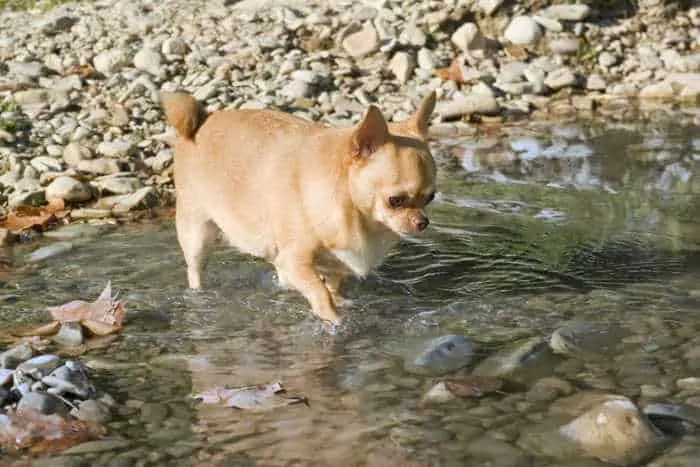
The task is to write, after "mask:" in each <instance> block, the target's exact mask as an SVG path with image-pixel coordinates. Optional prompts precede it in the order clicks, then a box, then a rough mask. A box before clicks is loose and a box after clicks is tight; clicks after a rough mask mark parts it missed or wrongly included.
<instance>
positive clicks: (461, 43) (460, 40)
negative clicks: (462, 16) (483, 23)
mask: <svg viewBox="0 0 700 467" xmlns="http://www.w3.org/2000/svg"><path fill="white" fill-rule="evenodd" d="M452 43H453V44H454V45H456V46H457V47H458V48H459V49H460V50H462V51H463V52H467V51H470V50H476V49H483V48H484V46H485V45H486V42H485V39H484V36H483V35H482V34H481V32H480V31H479V27H478V26H477V25H476V24H474V23H464V24H463V25H461V26H460V27H459V28H458V29H457V30H456V31H455V32H454V33H453V34H452Z"/></svg>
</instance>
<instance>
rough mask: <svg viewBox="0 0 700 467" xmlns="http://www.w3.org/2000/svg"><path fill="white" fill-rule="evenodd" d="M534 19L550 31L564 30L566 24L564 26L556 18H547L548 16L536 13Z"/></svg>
mask: <svg viewBox="0 0 700 467" xmlns="http://www.w3.org/2000/svg"><path fill="white" fill-rule="evenodd" d="M532 19H534V20H535V21H537V24H539V25H540V26H542V27H543V28H545V29H546V30H548V31H552V32H562V31H563V30H564V26H562V25H561V23H560V22H559V21H558V20H556V19H554V18H547V17H546V16H539V15H534V16H533V17H532Z"/></svg>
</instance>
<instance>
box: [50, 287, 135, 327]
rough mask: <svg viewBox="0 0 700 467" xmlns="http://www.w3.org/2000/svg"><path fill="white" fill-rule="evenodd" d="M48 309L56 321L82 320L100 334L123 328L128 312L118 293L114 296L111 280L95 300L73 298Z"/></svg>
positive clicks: (82, 322) (86, 325)
mask: <svg viewBox="0 0 700 467" xmlns="http://www.w3.org/2000/svg"><path fill="white" fill-rule="evenodd" d="M47 309H48V310H49V312H50V313H51V316H53V319H55V320H56V321H59V322H61V323H69V322H73V321H80V322H81V324H83V325H84V326H85V327H86V328H88V329H90V330H91V331H93V332H94V333H95V334H97V335H99V336H104V335H106V334H110V333H112V332H115V331H117V330H119V329H121V327H122V324H123V322H124V315H125V314H126V310H125V309H124V305H123V304H122V303H121V302H120V301H119V300H117V295H114V296H112V283H111V282H107V286H106V287H105V288H104V290H102V293H101V294H100V296H99V297H97V299H96V300H95V301H94V302H85V301H83V300H73V301H71V302H68V303H66V304H63V305H60V306H52V307H48V308H47Z"/></svg>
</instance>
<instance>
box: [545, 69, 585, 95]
mask: <svg viewBox="0 0 700 467" xmlns="http://www.w3.org/2000/svg"><path fill="white" fill-rule="evenodd" d="M577 82H578V79H577V78H576V75H575V74H574V72H573V71H571V68H569V67H561V68H558V69H556V70H554V71H552V72H550V73H549V74H548V75H547V77H546V78H545V80H544V84H546V85H547V86H548V87H549V88H550V89H552V90H554V91H556V90H559V89H561V88H566V87H571V86H575V85H576V83H577Z"/></svg>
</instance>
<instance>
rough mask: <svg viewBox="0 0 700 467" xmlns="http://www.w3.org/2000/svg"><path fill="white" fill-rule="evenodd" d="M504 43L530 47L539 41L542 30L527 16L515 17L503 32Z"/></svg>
mask: <svg viewBox="0 0 700 467" xmlns="http://www.w3.org/2000/svg"><path fill="white" fill-rule="evenodd" d="M503 37H504V38H505V40H506V41H508V42H510V43H511V44H515V45H530V44H534V43H536V42H537V41H539V40H540V38H541V37H542V29H541V28H540V25H539V24H537V22H536V21H535V20H534V19H532V18H530V17H529V16H516V17H515V18H513V19H512V20H511V22H510V24H509V25H508V27H507V28H506V30H505V31H504V32H503Z"/></svg>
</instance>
